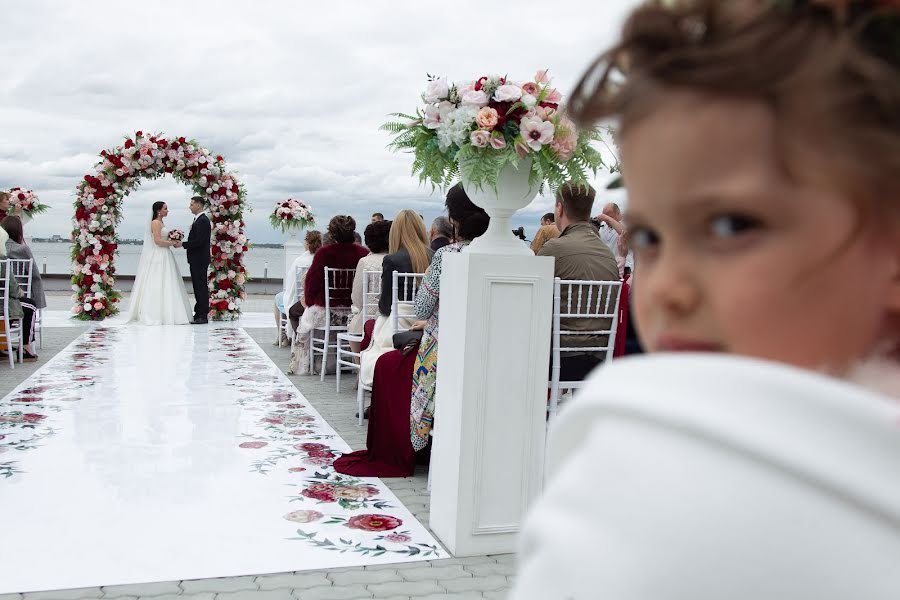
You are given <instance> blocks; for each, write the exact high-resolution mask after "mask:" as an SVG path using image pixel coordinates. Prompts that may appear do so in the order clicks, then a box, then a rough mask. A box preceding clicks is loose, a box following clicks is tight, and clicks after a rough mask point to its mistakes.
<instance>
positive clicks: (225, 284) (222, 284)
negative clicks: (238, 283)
mask: <svg viewBox="0 0 900 600" xmlns="http://www.w3.org/2000/svg"><path fill="white" fill-rule="evenodd" d="M218 285H219V289H220V290H227V289H229V288H230V287H231V281H229V280H228V279H223V280H221V281H220V282H219V284H218Z"/></svg>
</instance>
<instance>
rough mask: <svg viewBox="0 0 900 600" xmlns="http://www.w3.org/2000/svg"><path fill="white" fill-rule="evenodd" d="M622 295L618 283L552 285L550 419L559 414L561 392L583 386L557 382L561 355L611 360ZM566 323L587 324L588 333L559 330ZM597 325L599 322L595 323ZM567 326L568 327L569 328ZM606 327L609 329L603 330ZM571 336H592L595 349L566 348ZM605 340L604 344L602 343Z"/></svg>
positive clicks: (594, 282)
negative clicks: (591, 354) (588, 354)
mask: <svg viewBox="0 0 900 600" xmlns="http://www.w3.org/2000/svg"><path fill="white" fill-rule="evenodd" d="M563 291H565V292H566V294H565V295H566V302H565V306H563V305H562V296H563ZM621 293H622V282H621V281H582V280H562V279H560V278H559V277H557V278H556V279H555V282H554V285H553V338H552V344H553V345H552V363H551V371H550V381H549V385H548V387H549V388H550V419H553V418H554V417H555V416H556V414H557V412H558V410H559V397H560V392H561V391H562V390H575V389H578V388H580V387H582V386H583V385H584V382H583V381H560V379H559V377H560V369H561V364H562V355H563V353H565V352H601V353H604V357H603V360H604V361H609V360H612V356H613V351H614V350H615V347H616V330H617V329H618V325H619V297H620V295H621ZM562 319H567V320H568V321H569V323H571V320H573V319H579V320H586V321H588V322H589V323H592V324H589V325H588V327H592V328H591V329H587V330H584V329H578V330H572V329H562V328H561V327H560V322H561V320H562ZM598 321H599V322H598ZM569 323H567V324H569ZM607 324H609V325H608V326H606V325H607ZM570 336H582V337H583V336H591V338H595V339H596V345H593V346H584V345H574V344H571V343H569V344H567V343H566V340H567V338H568V339H571V337H570ZM603 336H606V343H605V344H604V343H602V342H603V340H602V338H603Z"/></svg>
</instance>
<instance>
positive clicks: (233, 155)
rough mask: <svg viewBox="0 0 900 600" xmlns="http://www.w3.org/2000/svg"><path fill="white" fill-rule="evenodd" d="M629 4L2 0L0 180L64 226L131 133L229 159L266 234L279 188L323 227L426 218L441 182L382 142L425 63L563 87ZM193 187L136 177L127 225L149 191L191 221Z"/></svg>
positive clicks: (137, 218)
mask: <svg viewBox="0 0 900 600" xmlns="http://www.w3.org/2000/svg"><path fill="white" fill-rule="evenodd" d="M636 3H637V0H609V1H607V2H602V3H600V2H589V1H587V0H560V1H559V2H555V3H551V4H548V3H546V2H537V1H534V2H531V1H523V2H518V3H517V4H516V5H515V8H514V9H511V8H510V5H509V4H508V3H499V2H498V3H487V2H478V1H475V0H461V1H459V2H455V3H452V4H448V5H423V4H422V3H420V2H413V1H411V0H399V1H398V0H390V1H388V0H373V1H369V2H357V3H346V2H342V3H338V2H332V3H327V4H324V5H323V4H321V3H319V4H317V5H315V6H314V7H313V6H311V5H309V4H308V3H287V2H273V1H269V2H255V3H246V2H238V1H237V0H227V1H224V2H218V3H216V4H215V5H214V6H211V5H208V4H202V3H201V4H196V3H179V4H171V3H152V2H149V3H148V2H143V3H115V4H112V3H108V2H104V1H101V0H86V1H81V2H77V3H68V2H63V1H61V0H58V1H53V0H38V1H32V2H27V3H24V2H21V3H14V4H13V3H7V5H6V6H4V25H5V27H4V35H3V36H0V67H2V72H3V73H4V78H3V80H2V81H0V130H2V131H3V136H2V138H0V187H3V188H6V187H11V186H22V187H27V188H31V189H34V190H35V191H36V192H37V193H38V195H39V196H40V197H41V199H42V200H43V201H44V202H45V203H47V204H50V205H51V207H52V208H51V211H50V212H49V213H47V214H46V215H43V216H41V217H39V218H38V219H37V220H35V221H34V222H32V223H31V224H30V226H29V233H30V234H31V235H37V236H42V235H50V234H54V233H60V234H63V233H66V232H68V230H69V226H70V225H69V221H70V219H71V214H72V201H73V200H74V190H75V186H76V185H77V183H78V182H79V181H80V179H81V178H82V177H83V176H84V174H86V173H89V172H91V171H92V167H93V165H94V164H95V163H96V162H97V160H98V154H99V151H100V150H101V149H104V148H107V149H108V148H111V147H113V146H115V145H117V144H119V143H121V141H122V138H123V136H124V135H126V134H128V133H131V132H134V131H135V130H137V129H141V130H144V131H154V132H162V133H165V134H167V135H171V136H180V135H184V136H187V137H193V138H195V139H197V140H198V141H199V142H200V143H201V144H203V145H204V146H206V147H208V148H209V149H210V150H211V151H213V152H215V153H217V154H221V155H223V156H224V157H225V158H226V160H227V161H228V164H229V167H230V168H231V169H233V170H234V171H235V172H236V173H237V174H238V176H239V178H240V179H241V181H242V182H243V183H244V185H245V186H246V188H247V191H248V198H249V201H250V204H251V206H252V208H253V211H252V212H251V213H250V214H249V215H248V216H247V219H246V220H247V224H248V226H247V228H248V234H249V236H250V237H251V239H253V240H255V241H258V242H275V241H280V240H282V239H284V236H283V235H282V234H280V233H278V232H275V231H273V230H272V229H271V228H270V227H269V225H268V213H269V211H270V210H271V205H272V203H274V202H275V201H277V200H280V199H283V198H286V197H288V196H293V197H300V198H302V199H304V200H306V201H308V202H310V203H312V204H313V207H314V209H315V210H316V213H317V214H318V215H319V216H320V221H321V222H320V225H324V224H325V222H326V221H327V219H328V218H329V217H330V216H331V215H334V214H337V213H347V214H352V215H353V216H355V217H356V218H357V220H360V221H362V222H363V223H365V222H367V221H368V217H369V215H370V214H371V213H372V212H374V211H376V210H377V211H380V212H383V213H385V214H386V215H392V214H395V213H396V212H397V211H399V210H400V209H402V208H407V207H410V208H414V209H415V210H417V211H419V212H421V213H423V214H424V215H425V217H426V219H431V218H433V217H434V216H436V215H437V214H438V213H439V212H440V211H441V210H442V208H443V207H442V204H443V203H442V195H441V194H440V192H432V190H431V188H430V186H420V185H419V184H418V181H417V180H416V179H414V178H412V177H411V176H410V171H409V168H410V159H409V157H408V156H405V155H395V154H391V153H390V152H389V151H388V150H387V149H386V148H385V146H386V144H387V143H388V141H389V138H388V136H387V135H386V134H384V133H383V132H380V131H378V127H379V125H380V124H381V123H382V122H383V121H384V120H385V119H386V115H387V114H388V113H391V112H396V111H412V110H414V109H415V107H416V106H417V104H418V103H419V98H418V96H419V94H420V93H421V90H422V89H423V88H424V85H425V74H426V73H433V74H440V75H446V76H448V77H449V78H450V79H452V80H463V79H470V78H474V77H477V76H478V75H480V74H484V73H493V72H501V71H502V72H505V73H508V74H509V75H511V76H512V77H514V78H518V77H522V78H524V77H529V76H531V75H532V74H533V73H534V71H535V70H536V69H538V68H545V67H549V68H550V69H551V74H552V75H553V76H554V81H555V83H556V85H557V86H558V87H559V88H560V89H561V90H563V91H564V92H568V91H569V90H571V88H572V86H573V85H574V83H575V81H576V79H577V77H578V76H579V75H580V73H581V71H582V70H583V69H584V68H585V67H586V65H587V64H588V62H589V61H590V60H591V59H592V58H593V57H594V55H595V54H596V53H597V51H599V50H600V49H602V47H604V46H605V45H608V44H609V43H610V42H611V41H612V40H613V39H614V34H615V30H616V29H617V28H618V26H619V24H620V23H621V19H622V16H623V15H624V13H625V11H627V10H628V8H630V7H631V6H634V5H635V4H636ZM605 181H606V178H605V177H602V178H600V179H599V180H598V185H599V186H602V185H603V184H604V183H605ZM189 196H190V191H189V190H187V189H184V188H183V187H182V186H180V185H178V184H176V183H174V182H173V181H172V180H170V179H162V180H159V181H153V182H146V183H145V184H143V185H142V186H141V187H140V188H139V190H138V191H136V192H135V193H133V194H132V195H131V196H130V197H129V198H128V199H127V200H126V201H125V208H124V220H123V222H122V224H121V226H120V233H121V234H122V235H124V236H127V237H137V236H138V235H139V233H140V232H141V231H142V230H143V227H144V224H145V222H146V215H145V214H144V213H146V212H148V211H149V206H150V204H151V203H152V202H154V201H156V200H165V201H168V202H169V203H170V204H171V208H172V213H171V216H170V219H169V220H170V221H172V222H173V224H175V225H176V226H177V224H178V223H180V222H186V221H187V220H188V213H187V210H186V208H185V205H186V202H187V198H188V197H189ZM604 197H606V195H605V196H604ZM609 197H610V198H615V199H619V198H621V197H622V193H618V194H610V195H609ZM551 208H552V200H551V199H550V198H548V197H540V198H538V199H536V200H535V201H534V202H533V203H532V204H531V205H530V206H529V207H527V208H526V209H524V210H522V211H520V214H519V215H517V217H516V224H523V225H526V226H527V227H529V228H533V226H534V225H536V222H537V219H538V218H539V216H540V215H541V214H543V213H544V212H546V211H547V210H550V209H551Z"/></svg>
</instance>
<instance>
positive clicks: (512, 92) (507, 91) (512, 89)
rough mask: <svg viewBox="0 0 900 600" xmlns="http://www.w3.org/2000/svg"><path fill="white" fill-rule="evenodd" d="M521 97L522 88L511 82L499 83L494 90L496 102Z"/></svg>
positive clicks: (511, 100)
mask: <svg viewBox="0 0 900 600" xmlns="http://www.w3.org/2000/svg"><path fill="white" fill-rule="evenodd" d="M521 97H522V88H520V87H519V86H517V85H515V84H513V83H507V84H504V85H501V86H499V87H498V88H497V90H496V91H495V92H494V100H496V101H497V102H515V101H516V100H518V99H519V98H521Z"/></svg>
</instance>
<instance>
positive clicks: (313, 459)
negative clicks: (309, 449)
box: [303, 456, 335, 467]
mask: <svg viewBox="0 0 900 600" xmlns="http://www.w3.org/2000/svg"><path fill="white" fill-rule="evenodd" d="M334 459H335V457H334V456H331V457H330V458H328V457H325V456H310V457H309V458H307V459H305V460H304V461H303V462H305V463H306V464H308V465H318V466H320V467H327V466H328V465H330V464H331V463H333V462H334Z"/></svg>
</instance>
